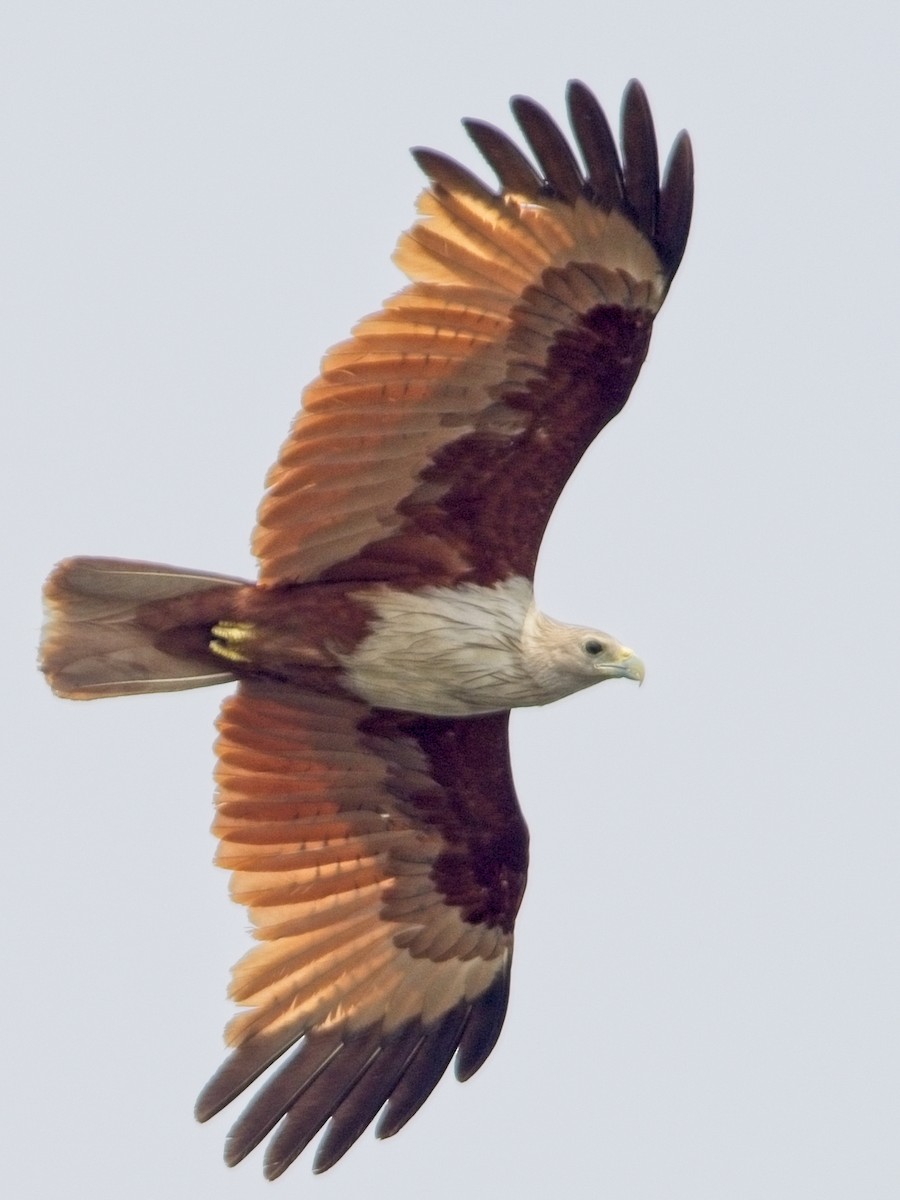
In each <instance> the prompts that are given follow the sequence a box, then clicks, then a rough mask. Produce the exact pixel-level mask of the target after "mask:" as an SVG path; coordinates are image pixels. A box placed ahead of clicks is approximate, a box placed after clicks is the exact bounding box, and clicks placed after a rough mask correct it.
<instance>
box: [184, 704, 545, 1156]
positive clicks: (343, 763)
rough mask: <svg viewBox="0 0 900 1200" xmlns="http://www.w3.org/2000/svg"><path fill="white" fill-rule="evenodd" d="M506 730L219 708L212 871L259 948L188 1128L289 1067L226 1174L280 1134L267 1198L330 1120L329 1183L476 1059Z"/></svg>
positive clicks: (501, 857)
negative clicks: (223, 1052) (222, 872)
mask: <svg viewBox="0 0 900 1200" xmlns="http://www.w3.org/2000/svg"><path fill="white" fill-rule="evenodd" d="M507 715H508V714H505V713H501V714H495V715H491V716H487V717H477V718H473V719H469V720H464V721H456V720H435V719H433V718H431V719H429V718H421V717H417V716H415V715H411V714H408V713H394V712H385V711H382V710H379V711H378V712H373V711H372V710H370V709H368V708H366V707H365V705H362V704H359V703H357V702H355V701H352V700H345V699H341V698H336V697H331V696H329V697H326V696H321V695H316V694H312V693H306V692H301V691H299V690H296V689H292V688H290V687H287V686H279V685H270V684H263V683H256V682H251V683H247V682H245V683H242V684H241V685H240V687H239V689H238V691H237V693H236V694H235V695H234V696H233V697H232V698H230V699H229V700H226V702H225V704H224V707H223V709H222V714H221V717H220V720H219V729H220V739H219V743H218V755H219V767H218V772H217V780H218V784H219V792H218V797H217V809H218V815H217V818H216V822H215V825H214V831H215V832H216V833H217V835H218V836H219V838H220V839H221V845H220V849H219V858H218V861H219V863H220V864H221V865H222V866H224V867H227V868H229V869H230V870H232V871H233V872H234V874H233V877H232V890H233V894H234V898H235V899H236V900H239V901H241V903H243V904H246V905H247V907H248V909H249V911H250V915H251V918H252V920H253V923H254V925H255V926H256V936H257V937H258V938H259V939H260V941H261V943H262V944H261V945H260V946H259V947H257V948H255V949H253V950H252V951H251V952H250V953H249V954H248V955H247V956H246V958H244V959H243V960H242V961H241V962H240V963H239V964H238V966H237V967H236V969H235V973H234V979H233V983H232V988H231V994H232V996H233V998H234V999H235V1000H237V1001H238V1002H239V1003H240V1004H242V1005H246V1006H247V1007H246V1009H245V1011H243V1012H241V1013H239V1014H238V1015H237V1016H236V1017H235V1018H234V1020H233V1021H232V1023H231V1025H230V1026H229V1028H228V1030H227V1034H226V1037H227V1040H228V1041H229V1043H230V1044H231V1045H232V1046H233V1047H234V1050H233V1053H232V1054H231V1056H230V1057H229V1058H228V1059H227V1060H226V1062H225V1063H224V1064H223V1066H222V1068H221V1069H220V1070H219V1072H218V1073H217V1074H216V1075H215V1076H214V1078H213V1079H212V1080H211V1081H210V1082H209V1084H208V1085H207V1086H206V1088H205V1089H204V1091H203V1093H202V1095H201V1097H200V1099H199V1100H198V1103H197V1115H198V1117H199V1119H200V1120H206V1119H207V1118H208V1117H210V1116H212V1115H213V1114H214V1113H216V1112H218V1111H219V1110H220V1109H221V1108H222V1107H224V1106H225V1105H226V1104H228V1103H229V1102H230V1101H231V1100H233V1099H234V1098H235V1097H236V1096H237V1095H239V1094H240V1093H241V1092H242V1091H244V1089H245V1088H246V1087H247V1086H248V1085H249V1084H250V1083H252V1081H253V1080H254V1079H255V1078H256V1077H257V1076H258V1075H259V1074H260V1073H261V1072H263V1071H264V1070H265V1069H266V1068H267V1067H268V1066H270V1065H271V1064H272V1063H273V1062H274V1061H275V1060H276V1059H278V1058H279V1057H280V1056H282V1055H284V1054H286V1053H287V1052H289V1051H290V1054H289V1057H288V1058H287V1059H286V1060H285V1062H284V1063H283V1065H282V1066H281V1067H280V1068H279V1069H278V1071H277V1072H276V1073H274V1074H273V1075H272V1076H271V1077H269V1078H268V1079H267V1080H266V1081H265V1082H264V1083H263V1085H262V1087H261V1088H260V1090H259V1091H258V1092H257V1094H256V1095H255V1097H254V1098H253V1100H252V1101H251V1103H250V1104H249V1106H248V1107H247V1108H246V1110H245V1111H244V1113H243V1115H242V1116H241V1117H240V1119H239V1120H238V1122H237V1124H236V1125H235V1126H234V1127H233V1129H232V1131H231V1133H230V1135H229V1138H228V1143H227V1148H226V1158H227V1160H228V1162H229V1163H236V1162H238V1161H240V1160H241V1159H242V1158H243V1157H244V1156H245V1155H246V1154H248V1153H249V1152H250V1151H251V1150H252V1149H253V1148H254V1146H256V1145H257V1144H258V1143H259V1142H260V1141H261V1140H262V1139H263V1138H264V1137H266V1135H267V1134H268V1133H269V1132H270V1131H271V1130H273V1129H274V1128H275V1127H276V1126H278V1127H277V1130H276V1132H275V1134H274V1136H273V1138H272V1140H271V1142H270V1143H269V1146H268V1148H267V1153H266V1163H265V1169H266V1174H267V1175H268V1176H269V1177H270V1178H274V1177H275V1176H277V1175H279V1174H281V1172H282V1171H283V1170H284V1169H285V1168H286V1167H287V1166H288V1165H289V1164H290V1163H291V1162H292V1161H293V1160H294V1158H296V1156H297V1155H298V1154H299V1153H300V1152H301V1151H302V1150H303V1149H304V1147H305V1146H306V1145H307V1144H308V1142H309V1141H310V1140H311V1139H312V1138H313V1137H314V1136H315V1134H316V1133H317V1132H318V1131H319V1130H320V1129H321V1127H322V1126H323V1125H324V1124H325V1122H326V1121H328V1120H329V1118H330V1119H331V1124H330V1126H329V1128H328V1131H327V1133H326V1134H325V1137H324V1138H323V1140H322V1142H321V1144H320V1146H319V1149H318V1153H317V1156H316V1160H315V1169H316V1170H325V1169H326V1168H327V1167H329V1166H331V1165H332V1164H333V1163H334V1162H336V1161H337V1160H338V1159H339V1158H340V1157H341V1155H342V1154H343V1153H344V1152H345V1151H346V1150H347V1149H348V1147H349V1146H350V1145H351V1144H352V1143H353V1142H354V1141H355V1140H356V1138H357V1137H358V1136H359V1135H360V1133H362V1131H363V1130H364V1129H365V1127H366V1126H367V1125H368V1124H369V1122H370V1121H371V1120H372V1119H373V1118H374V1116H375V1115H376V1114H377V1113H378V1111H379V1109H381V1107H382V1106H383V1105H385V1104H387V1108H386V1110H385V1113H384V1116H383V1117H382V1120H381V1123H380V1125H379V1127H378V1133H379V1136H381V1137H386V1136H389V1135H390V1134H393V1133H395V1132H396V1131H397V1130H398V1129H400V1128H401V1126H402V1125H404V1124H405V1122H406V1121H407V1120H408V1119H409V1118H410V1117H411V1116H412V1114H413V1113H414V1112H416V1110H417V1109H418V1108H419V1106H420V1105H421V1104H422V1103H423V1101H424V1100H425V1099H426V1098H427V1096H428V1095H429V1094H430V1092H431V1090H432V1089H433V1088H434V1086H435V1085H436V1084H437V1082H438V1080H439V1079H440V1077H441V1076H442V1075H443V1073H444V1070H445V1069H446V1067H447V1065H448V1063H449V1062H450V1059H451V1058H452V1057H453V1054H454V1052H455V1053H456V1055H457V1057H456V1073H457V1076H458V1077H459V1078H461V1079H465V1078H468V1076H470V1075H471V1074H472V1073H473V1072H474V1071H476V1070H477V1069H478V1068H479V1067H480V1066H481V1064H482V1063H483V1062H484V1060H485V1059H486V1058H487V1056H488V1054H489V1053H490V1051H491V1049H492V1048H493V1046H494V1043H495V1041H496V1039H497V1036H498V1034H499V1032H500V1027H501V1025H502V1023H503V1018H504V1015H505V1012H506V1001H507V995H508V989H509V973H510V964H511V957H512V929H513V922H514V920H515V915H516V912H517V910H518V907H519V903H520V901H521V898H522V893H523V891H524V887H525V872H526V867H527V854H528V850H527V846H528V835H527V831H526V828H525V824H524V822H523V820H522V816H521V813H520V812H519V807H518V803H517V801H516V797H515V792H514V791H513V786H512V781H511V776H510V770H509V756H508V748H507ZM279 1123H280V1124H279Z"/></svg>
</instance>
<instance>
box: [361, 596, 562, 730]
mask: <svg viewBox="0 0 900 1200" xmlns="http://www.w3.org/2000/svg"><path fill="white" fill-rule="evenodd" d="M361 598H364V599H365V601H366V602H367V603H368V604H370V605H372V607H374V609H375V610H376V612H377V614H378V616H377V620H376V621H375V624H374V626H373V628H372V630H371V632H370V633H369V634H368V636H367V637H366V638H365V639H364V640H363V641H362V642H361V643H360V645H359V646H358V647H357V648H356V650H354V651H353V653H352V654H348V655H343V656H341V661H342V662H343V665H344V668H345V670H346V673H347V678H346V680H345V682H346V684H347V686H348V687H349V688H350V689H351V690H352V691H354V692H355V693H356V694H357V695H358V696H361V697H362V698H363V699H364V700H366V701H367V702H368V703H369V704H371V705H373V706H374V707H376V708H399V709H405V710H408V711H410V712H420V713H426V714H428V715H429V716H445V717H457V716H473V715H475V714H477V713H486V712H497V711H500V710H502V709H507V708H515V707H520V706H522V705H529V704H544V703H546V702H547V700H551V699H555V698H556V693H555V694H554V695H547V694H545V692H544V690H543V689H541V688H540V687H539V686H538V685H537V684H536V682H535V680H534V678H533V677H532V672H531V671H530V669H529V665H528V663H527V661H526V655H525V654H524V653H523V633H524V631H525V630H527V628H528V626H529V624H530V623H531V622H532V621H533V620H534V619H535V617H536V609H535V606H534V595H533V592H532V587H531V584H530V583H529V581H528V580H527V579H523V578H521V577H514V578H512V579H508V580H505V581H504V582H503V583H498V584H495V585H494V586H492V587H482V586H479V585H477V584H461V585H460V586H458V587H454V588H443V587H429V588H423V589H421V590H419V591H415V592H404V591H400V590H397V589H393V588H385V589H384V591H383V592H381V593H380V594H378V595H376V596H374V597H373V595H372V593H371V592H366V593H365V595H364V596H363V597H361Z"/></svg>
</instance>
